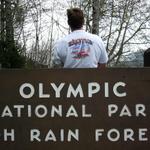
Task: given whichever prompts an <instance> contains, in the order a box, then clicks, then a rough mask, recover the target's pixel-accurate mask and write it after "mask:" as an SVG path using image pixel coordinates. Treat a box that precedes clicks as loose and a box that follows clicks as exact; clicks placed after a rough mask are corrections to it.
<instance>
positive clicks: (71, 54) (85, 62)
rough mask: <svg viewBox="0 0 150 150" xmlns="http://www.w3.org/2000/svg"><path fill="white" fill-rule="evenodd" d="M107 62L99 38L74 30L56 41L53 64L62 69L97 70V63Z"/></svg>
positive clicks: (106, 56)
mask: <svg viewBox="0 0 150 150" xmlns="http://www.w3.org/2000/svg"><path fill="white" fill-rule="evenodd" d="M107 61H108V55H107V53H106V49H105V47H104V44H103V42H102V40H101V38H100V37H99V36H97V35H94V34H91V33H88V32H85V31H84V30H75V31H73V32H72V33H70V34H69V35H67V36H66V37H65V38H63V39H61V40H60V41H58V42H57V43H56V45H55V47H54V55H53V64H54V65H55V66H56V65H60V64H63V67H64V68H97V66H98V63H99V64H104V63H107Z"/></svg>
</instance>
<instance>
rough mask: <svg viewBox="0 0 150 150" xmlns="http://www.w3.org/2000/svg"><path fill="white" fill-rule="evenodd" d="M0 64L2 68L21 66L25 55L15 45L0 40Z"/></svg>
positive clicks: (23, 63)
mask: <svg viewBox="0 0 150 150" xmlns="http://www.w3.org/2000/svg"><path fill="white" fill-rule="evenodd" d="M0 64H1V66H2V68H23V67H24V65H25V57H24V56H21V55H20V49H19V47H17V46H16V45H14V44H12V45H10V44H8V43H6V42H2V41H0Z"/></svg>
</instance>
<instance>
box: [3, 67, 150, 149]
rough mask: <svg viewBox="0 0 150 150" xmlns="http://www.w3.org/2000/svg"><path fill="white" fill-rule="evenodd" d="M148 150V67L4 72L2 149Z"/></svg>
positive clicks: (149, 126)
mask: <svg viewBox="0 0 150 150" xmlns="http://www.w3.org/2000/svg"><path fill="white" fill-rule="evenodd" d="M149 148H150V69H149V68H143V69H106V70H98V69H74V70H71V69H64V70H63V69H54V70H53V69H52V70H1V71H0V149H1V150H51V149H52V150H70V149H71V150H100V149H102V150H111V149H115V150H141V149H142V150H149Z"/></svg>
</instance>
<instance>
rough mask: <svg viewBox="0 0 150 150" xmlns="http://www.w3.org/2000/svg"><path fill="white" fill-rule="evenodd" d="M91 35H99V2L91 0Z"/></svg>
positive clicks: (98, 0)
mask: <svg viewBox="0 0 150 150" xmlns="http://www.w3.org/2000/svg"><path fill="white" fill-rule="evenodd" d="M92 8H93V13H92V19H93V22H92V33H93V34H97V35H98V34H99V21H100V0H93V1H92Z"/></svg>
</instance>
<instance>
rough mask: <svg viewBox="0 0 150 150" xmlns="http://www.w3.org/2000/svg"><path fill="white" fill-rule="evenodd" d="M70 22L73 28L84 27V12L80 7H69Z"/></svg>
mask: <svg viewBox="0 0 150 150" xmlns="http://www.w3.org/2000/svg"><path fill="white" fill-rule="evenodd" d="M67 17H68V24H69V26H70V28H71V30H72V31H73V30H78V29H81V28H82V27H83V24H84V14H83V11H82V10H81V9H79V8H72V9H67Z"/></svg>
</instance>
